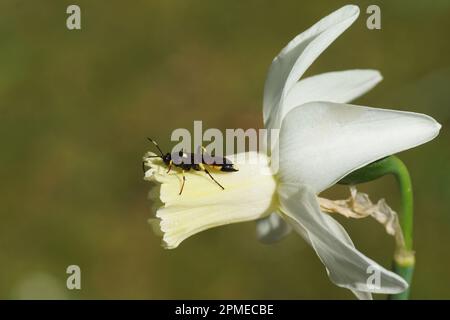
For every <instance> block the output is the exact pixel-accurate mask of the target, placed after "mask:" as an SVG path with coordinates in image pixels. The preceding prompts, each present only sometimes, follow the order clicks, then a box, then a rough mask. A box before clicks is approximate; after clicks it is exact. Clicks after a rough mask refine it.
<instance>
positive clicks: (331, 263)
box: [279, 184, 408, 299]
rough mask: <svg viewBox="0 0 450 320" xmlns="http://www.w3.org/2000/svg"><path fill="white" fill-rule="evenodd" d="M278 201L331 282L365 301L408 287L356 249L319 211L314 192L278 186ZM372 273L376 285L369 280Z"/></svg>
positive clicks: (343, 233) (335, 224)
mask: <svg viewBox="0 0 450 320" xmlns="http://www.w3.org/2000/svg"><path fill="white" fill-rule="evenodd" d="M279 200H280V208H281V211H282V212H283V213H284V214H285V215H286V218H287V220H288V222H290V223H291V224H292V226H293V228H294V229H295V230H296V231H298V232H299V234H300V235H302V236H303V237H305V239H306V240H307V241H308V242H309V243H310V244H311V245H312V247H313V248H314V250H315V251H316V253H317V255H318V256H319V258H320V260H321V261H322V263H323V264H324V265H325V267H326V269H327V272H328V276H329V277H330V280H331V281H332V282H333V283H335V284H336V285H338V286H340V287H343V288H347V289H350V290H352V291H354V292H355V294H356V295H357V297H358V298H365V299H368V298H370V296H369V295H367V294H365V293H368V292H373V293H389V294H393V293H399V292H402V291H404V290H405V289H406V288H407V287H408V284H407V283H406V282H405V281H404V280H403V279H402V278H401V277H400V276H398V275H396V274H395V273H393V272H391V271H388V270H386V269H384V268H383V267H382V266H380V265H379V264H377V263H376V262H375V261H373V260H371V259H369V258H368V257H366V256H364V255H363V254H362V253H361V252H359V251H358V250H356V249H355V247H354V245H353V243H352V242H351V240H350V238H349V236H348V234H347V233H346V232H345V230H344V228H343V227H342V226H341V225H340V224H339V223H338V222H337V221H335V220H334V219H333V218H331V217H329V216H327V215H326V214H324V213H322V212H321V211H320V209H319V204H318V202H317V198H316V196H315V194H314V191H312V190H310V189H308V188H306V187H304V186H300V187H298V186H293V185H287V184H281V185H280V187H279ZM374 270H375V272H374ZM374 273H377V274H378V275H379V282H377V281H372V280H373V277H371V276H372V275H373V274H374Z"/></svg>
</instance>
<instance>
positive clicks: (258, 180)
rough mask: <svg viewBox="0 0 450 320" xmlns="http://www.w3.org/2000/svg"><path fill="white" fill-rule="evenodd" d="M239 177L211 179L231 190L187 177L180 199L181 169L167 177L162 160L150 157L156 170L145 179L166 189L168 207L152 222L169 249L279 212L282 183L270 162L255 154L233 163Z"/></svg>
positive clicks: (200, 175)
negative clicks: (272, 172) (218, 228)
mask: <svg viewBox="0 0 450 320" xmlns="http://www.w3.org/2000/svg"><path fill="white" fill-rule="evenodd" d="M227 158H228V159H229V160H231V161H232V162H233V163H234V164H236V167H237V168H238V170H239V171H237V172H221V171H218V170H213V169H212V168H210V172H211V174H212V175H213V176H214V177H215V179H216V180H217V181H219V182H220V184H222V185H223V186H224V188H225V190H222V189H221V188H220V187H219V186H218V185H217V184H215V182H214V181H212V180H211V178H209V177H208V176H207V175H206V174H205V172H203V171H193V170H191V171H187V172H185V176H186V183H185V186H184V190H183V193H182V194H181V195H179V192H180V187H181V182H182V178H181V177H182V175H181V172H180V171H179V170H178V168H173V169H172V171H171V172H170V173H167V167H166V166H165V165H164V164H163V163H162V160H161V159H159V158H149V157H145V158H144V161H145V164H146V165H147V166H148V167H150V169H149V170H148V171H147V172H146V175H145V179H146V180H151V181H155V182H157V183H160V184H161V185H160V194H159V197H160V200H161V201H162V203H163V206H162V207H161V208H159V209H158V210H157V213H156V217H157V218H159V220H152V221H151V224H152V226H153V227H156V228H159V229H160V231H161V232H162V233H163V245H164V246H165V247H166V248H169V249H172V248H176V247H177V246H178V245H179V244H180V243H181V242H182V241H183V240H184V239H186V238H188V237H190V236H192V235H194V234H196V233H198V232H200V231H203V230H206V229H209V228H213V227H216V226H220V225H225V224H229V223H235V222H242V221H249V220H256V219H260V218H262V217H265V216H267V215H268V214H270V213H271V212H273V210H274V209H275V204H274V202H273V200H274V196H275V189H276V181H275V179H274V177H273V176H272V175H268V174H267V172H268V171H269V170H270V168H269V160H268V158H267V157H266V156H265V155H263V154H258V153H255V152H250V153H241V154H237V155H235V156H230V157H227Z"/></svg>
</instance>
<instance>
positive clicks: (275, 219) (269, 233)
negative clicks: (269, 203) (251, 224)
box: [256, 212, 292, 243]
mask: <svg viewBox="0 0 450 320" xmlns="http://www.w3.org/2000/svg"><path fill="white" fill-rule="evenodd" d="M291 231H292V227H291V226H290V225H289V224H288V223H286V221H284V219H283V218H281V217H280V215H279V214H278V213H276V212H274V213H272V214H271V215H269V216H267V217H265V218H262V219H259V220H258V221H256V234H257V236H258V239H259V240H260V241H261V242H263V243H274V242H277V241H279V240H281V239H283V238H284V237H285V236H287V235H288V234H289V233H290V232H291Z"/></svg>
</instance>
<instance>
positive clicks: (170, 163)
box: [166, 160, 173, 173]
mask: <svg viewBox="0 0 450 320" xmlns="http://www.w3.org/2000/svg"><path fill="white" fill-rule="evenodd" d="M172 163H173V161H172V160H170V162H169V170H167V172H166V173H169V172H170V170H171V169H172Z"/></svg>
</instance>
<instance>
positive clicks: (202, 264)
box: [0, 0, 450, 299]
mask: <svg viewBox="0 0 450 320" xmlns="http://www.w3.org/2000/svg"><path fill="white" fill-rule="evenodd" d="M354 2H356V1H354ZM74 3H76V4H78V5H79V6H80V7H81V11H82V30H80V31H69V30H67V29H66V18H67V14H66V8H67V6H68V5H69V4H74ZM345 3H346V2H345V1H322V0H320V1H319V0H316V1H299V0H296V1H264V0H258V1H257V0H250V1H237V0H233V1H231V0H227V1H222V0H221V1H162V0H161V1H150V0H149V1H143V0H142V1H129V2H126V1H105V0H103V1H87V0H77V1H70V2H69V1H24V0H16V1H11V0H2V1H1V3H0V12H1V13H0V105H1V108H0V112H1V114H0V132H1V133H0V140H1V147H2V151H1V157H0V173H1V174H0V177H1V184H0V188H1V191H0V195H1V205H0V208H1V212H0V218H1V222H0V298H7V299H9V298H69V299H80V298H88V299H92V298H102V299H103V298H106V299H108V298H138V299H156V298H157V299H160V298H211V299H215V298H237V299H241V298H251V299H253V298H254V299H264V298H286V299H302V298H325V299H332V298H339V299H347V298H350V299H353V296H352V294H351V293H350V292H349V291H347V290H345V289H340V288H337V287H335V286H334V285H333V284H331V282H330V281H329V280H328V278H327V276H326V273H325V270H324V268H323V266H322V264H321V263H320V261H319V259H318V258H317V257H316V255H315V254H314V252H313V251H312V249H311V248H310V247H309V246H308V245H307V244H306V243H305V242H304V241H303V240H302V239H301V238H300V237H298V236H297V235H295V234H292V235H291V236H289V237H288V238H287V239H285V240H283V241H281V242H280V243H278V244H275V245H271V246H267V245H263V244H260V243H259V242H258V241H257V239H256V237H255V224H254V223H253V222H249V223H242V224H235V225H230V226H226V227H222V228H217V229H213V230H209V231H207V232H203V233H201V234H199V235H196V236H194V237H192V238H190V239H188V240H187V241H185V242H184V243H183V244H182V245H181V246H180V247H179V248H178V249H176V250H172V251H167V250H164V249H162V248H161V247H160V239H159V238H158V237H156V236H155V235H154V234H153V233H152V231H151V228H150V227H149V225H148V224H147V219H148V218H149V217H150V216H151V212H150V203H149V201H148V200H147V199H146V197H147V192H148V189H149V184H148V183H147V182H144V181H143V180H142V178H143V177H142V169H141V157H142V155H143V154H144V152H145V151H147V150H149V149H150V148H151V146H150V145H149V144H148V143H147V141H146V140H145V137H147V136H152V137H156V138H157V139H158V140H159V141H160V144H161V145H162V147H163V148H164V149H166V150H167V149H169V147H170V145H171V143H170V141H169V140H170V133H171V132H172V130H173V129H175V128H179V127H185V128H189V129H190V128H192V125H193V120H203V127H204V128H211V127H216V128H220V129H225V128H258V127H261V126H262V113H261V109H262V107H261V106H262V93H263V85H264V80H265V76H266V72H267V69H268V67H269V64H270V62H271V61H272V59H273V57H274V56H275V55H276V54H277V53H278V52H279V50H280V49H281V48H282V47H283V46H284V45H285V44H286V43H287V42H288V41H289V40H290V39H291V38H293V37H294V36H295V35H296V34H298V33H300V32H301V31H303V30H304V29H306V28H307V27H309V26H310V25H312V24H313V23H314V22H316V21H317V20H318V19H319V18H321V17H323V16H325V15H326V14H328V13H330V12H331V11H333V10H335V9H337V8H339V7H340V6H342V5H343V4H345ZM357 4H359V5H360V8H361V16H360V18H359V19H358V20H357V22H356V23H355V24H354V25H353V27H351V28H350V29H349V30H348V31H347V32H346V33H344V35H343V36H342V37H340V38H339V39H338V40H337V41H336V42H335V43H334V44H333V45H332V46H331V47H330V48H329V49H328V50H327V51H326V52H325V53H324V54H323V55H322V56H321V57H320V58H319V59H318V60H317V61H316V62H315V63H314V65H313V67H312V68H310V69H309V70H308V73H307V75H312V74H316V73H321V72H327V71H332V70H344V69H352V68H374V69H378V70H380V71H381V72H382V74H383V75H384V78H385V79H384V81H383V82H382V83H381V84H380V85H379V86H378V87H376V88H375V90H373V91H372V92H371V93H369V94H367V95H366V96H364V97H363V98H361V99H359V100H358V101H356V103H358V104H362V105H369V106H378V107H387V108H395V109H400V110H409V111H415V112H422V113H426V114H429V115H431V116H433V117H434V118H436V119H437V120H438V121H439V122H441V123H442V125H443V129H442V130H441V134H440V135H439V137H438V138H437V139H435V140H434V141H432V142H430V143H428V144H426V145H423V146H421V147H419V148H416V149H414V150H409V151H407V152H404V153H402V154H401V158H402V159H403V160H404V161H405V162H406V164H407V165H408V166H409V169H410V172H411V175H412V178H413V182H414V187H415V207H416V211H415V213H416V218H415V249H416V251H417V267H416V274H415V277H414V285H413V289H412V298H416V299H422V298H423V299H431V298H450V254H449V252H450V250H449V249H448V245H449V244H450V209H449V208H450V205H449V203H448V201H449V199H450V187H449V182H450V161H449V160H450V148H449V146H450V144H449V138H450V134H449V132H448V130H447V128H448V126H449V125H450V90H449V89H450V88H449V83H450V62H449V54H450V43H449V40H448V32H449V30H450V1H447V0H441V1H419V0H417V1H410V0H409V1H408V0H402V1H400V0H397V1H359V2H357ZM369 4H378V5H379V6H380V7H381V10H382V30H368V29H367V28H366V27H365V20H366V17H367V15H366V14H365V10H366V8H367V6H368V5H369ZM360 189H361V190H362V191H366V192H369V193H370V195H371V198H372V200H377V199H379V198H380V197H385V198H386V199H387V200H388V203H390V204H391V206H392V207H393V208H396V209H398V205H399V196H398V192H397V189H396V185H395V183H394V180H393V179H392V178H390V177H385V178H382V179H380V180H379V181H375V182H372V183H369V184H365V185H362V186H361V187H360ZM326 195H327V196H328V197H331V198H342V197H347V190H346V188H344V187H334V188H332V189H331V190H329V191H327V192H326ZM339 220H340V221H341V222H342V223H343V224H344V225H345V226H346V228H347V230H348V231H349V233H350V234H351V236H352V238H353V240H354V242H355V244H356V245H357V247H358V248H359V249H360V250H361V251H362V252H364V253H366V254H367V255H369V256H370V257H372V258H373V259H375V260H376V261H378V262H380V263H381V264H383V265H384V266H387V267H389V265H390V261H391V257H392V253H393V249H394V243H393V239H392V238H391V237H389V236H388V235H386V234H385V232H384V231H383V227H382V226H380V225H378V224H377V223H376V222H374V221H372V220H368V219H367V220H359V221H348V220H346V219H340V218H339ZM71 264H77V265H79V266H80V267H81V270H82V290H80V291H76V290H75V291H69V290H67V289H66V287H65V283H66V277H67V275H66V273H65V271H66V267H67V266H68V265H71Z"/></svg>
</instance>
